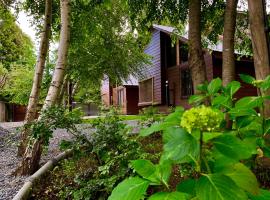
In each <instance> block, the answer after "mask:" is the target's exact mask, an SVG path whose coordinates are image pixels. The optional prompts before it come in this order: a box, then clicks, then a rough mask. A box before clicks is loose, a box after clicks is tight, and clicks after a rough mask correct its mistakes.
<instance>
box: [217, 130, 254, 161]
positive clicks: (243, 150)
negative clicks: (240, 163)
mask: <svg viewBox="0 0 270 200" xmlns="http://www.w3.org/2000/svg"><path fill="white" fill-rule="evenodd" d="M213 144H214V146H215V148H216V149H217V150H218V151H219V152H220V153H222V154H223V155H225V156H227V157H229V158H231V159H235V160H241V159H247V158H250V157H251V156H252V154H253V153H254V150H253V149H252V148H251V147H250V146H249V145H248V144H249V143H245V142H244V141H243V140H240V139H239V138H237V137H236V136H234V135H231V134H224V135H221V136H219V137H217V138H215V139H214V140H213Z"/></svg>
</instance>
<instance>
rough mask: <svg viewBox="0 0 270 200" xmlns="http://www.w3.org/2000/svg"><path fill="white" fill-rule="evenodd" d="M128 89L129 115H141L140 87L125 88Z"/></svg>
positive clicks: (127, 111) (127, 112)
mask: <svg viewBox="0 0 270 200" xmlns="http://www.w3.org/2000/svg"><path fill="white" fill-rule="evenodd" d="M125 87H126V102H127V110H126V114H127V115H136V114H138V113H139V107H138V103H139V87H138V86H125Z"/></svg>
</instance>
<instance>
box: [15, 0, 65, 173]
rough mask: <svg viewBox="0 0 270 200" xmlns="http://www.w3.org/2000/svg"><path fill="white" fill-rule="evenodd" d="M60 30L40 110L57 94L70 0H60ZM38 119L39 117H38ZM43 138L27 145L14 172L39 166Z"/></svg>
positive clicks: (63, 66) (53, 100) (32, 170)
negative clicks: (53, 67) (50, 73)
mask: <svg viewBox="0 0 270 200" xmlns="http://www.w3.org/2000/svg"><path fill="white" fill-rule="evenodd" d="M60 2H61V4H60V7H61V32H60V43H59V48H58V58H57V64H56V66H55V70H54V74H53V78H52V82H51V85H50V88H49V91H48V94H47V97H46V99H45V102H44V105H43V108H42V110H45V109H47V108H49V107H50V106H52V105H54V104H55V103H56V100H57V96H58V95H59V92H60V89H61V86H62V83H63V79H64V75H65V68H66V62H67V53H68V46H69V37H70V0H61V1H60ZM38 120H40V118H39V119H38ZM43 142H44V141H43V139H42V138H41V139H39V140H34V141H33V144H32V145H28V146H27V148H26V151H25V153H24V156H23V160H22V162H21V163H20V165H19V167H18V169H17V170H16V174H19V175H26V174H32V173H34V172H35V171H36V170H37V169H38V167H39V161H40V156H41V153H42V146H43Z"/></svg>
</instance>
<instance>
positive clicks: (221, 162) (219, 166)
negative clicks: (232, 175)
mask: <svg viewBox="0 0 270 200" xmlns="http://www.w3.org/2000/svg"><path fill="white" fill-rule="evenodd" d="M214 157H215V160H214V169H213V172H214V173H222V172H223V171H224V170H225V169H227V168H230V167H232V166H233V165H235V164H237V163H239V161H238V160H235V159H232V158H229V157H227V156H224V155H223V154H221V153H219V152H214Z"/></svg>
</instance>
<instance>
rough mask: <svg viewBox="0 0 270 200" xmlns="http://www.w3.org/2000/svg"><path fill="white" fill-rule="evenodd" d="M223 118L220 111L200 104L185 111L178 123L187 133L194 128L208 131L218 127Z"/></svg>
mask: <svg viewBox="0 0 270 200" xmlns="http://www.w3.org/2000/svg"><path fill="white" fill-rule="evenodd" d="M223 119H224V115H223V113H222V112H221V111H219V110H214V109H212V108H211V107H206V106H200V107H195V108H191V109H189V110H187V111H185V112H184V114H183V116H182V119H181V123H180V125H181V126H182V127H183V128H185V129H186V130H187V131H188V132H189V133H191V132H192V130H196V129H199V130H201V131H209V132H210V131H215V130H217V129H219V127H220V124H221V122H222V120H223Z"/></svg>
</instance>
